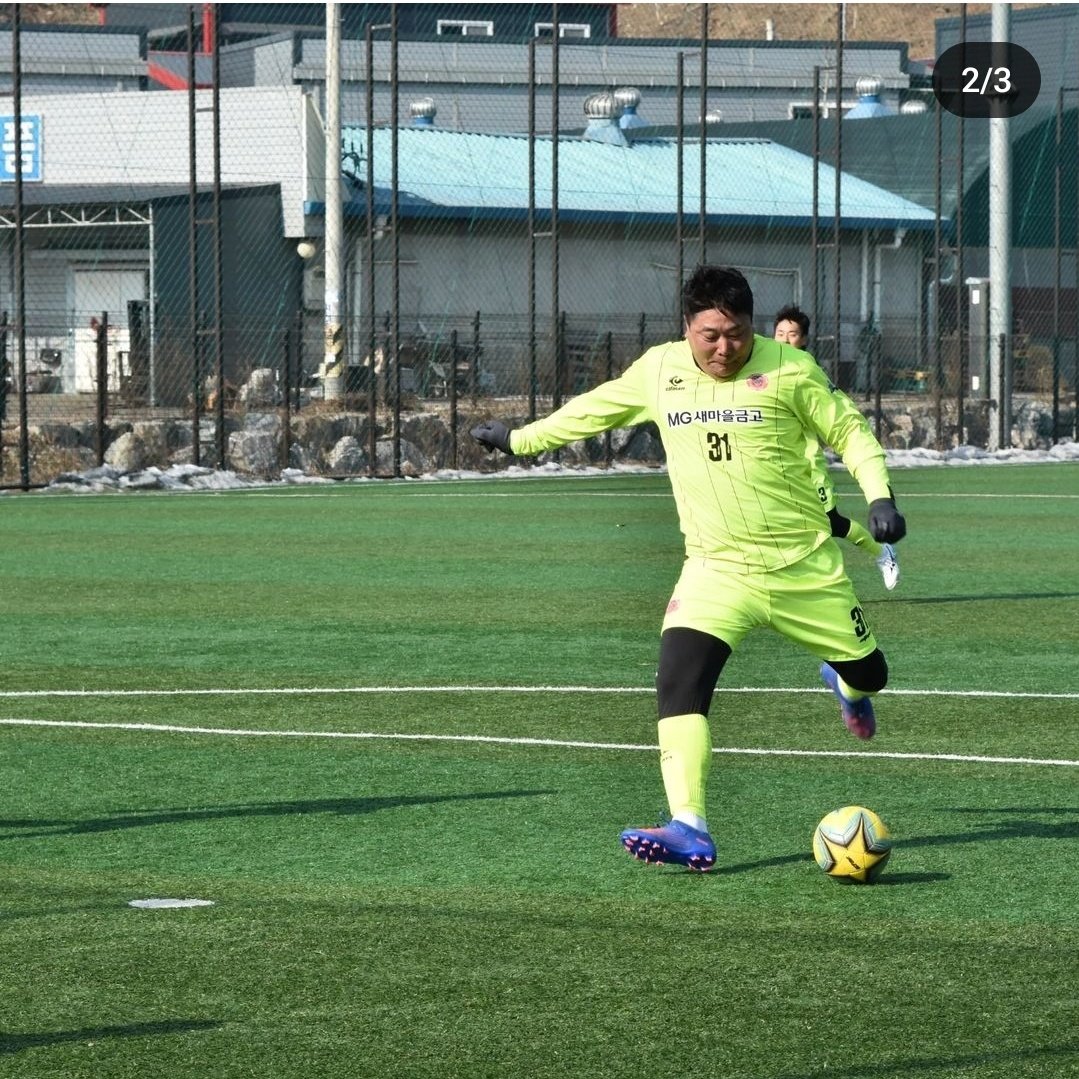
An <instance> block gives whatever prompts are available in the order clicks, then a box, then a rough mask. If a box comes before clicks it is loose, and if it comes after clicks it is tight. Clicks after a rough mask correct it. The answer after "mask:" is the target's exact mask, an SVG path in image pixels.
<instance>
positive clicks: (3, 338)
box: [0, 311, 10, 475]
mask: <svg viewBox="0 0 1079 1079" xmlns="http://www.w3.org/2000/svg"><path fill="white" fill-rule="evenodd" d="M9 370H10V368H9V366H8V359H7V312H6V311H4V312H2V313H0V423H3V422H4V421H5V420H6V419H7V380H8V371H9ZM3 470H4V460H3V457H2V456H0V475H3Z"/></svg>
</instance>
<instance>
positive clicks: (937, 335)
mask: <svg viewBox="0 0 1079 1079" xmlns="http://www.w3.org/2000/svg"><path fill="white" fill-rule="evenodd" d="M933 104H934V107H935V117H934V119H935V121H936V124H935V126H936V138H937V153H936V163H935V168H934V192H933V195H934V197H933V207H934V211H935V212H934V215H933V356H932V359H933V411H934V420H935V424H936V442H937V449H938V450H942V449H944V448H945V447H944V416H943V401H942V395H943V392H944V387H943V386H942V385H941V383H942V382H943V381H944V368H943V364H942V360H941V337H942V335H943V329H942V325H941V296H940V286H941V279H942V277H943V274H942V272H941V270H942V261H941V252H942V246H943V245H942V236H941V218H942V216H943V215H942V203H943V198H944V183H943V174H944V160H943V159H944V108H943V106H942V105H941V103H940V102H939V101H938V100H937V99H936V98H934V99H933Z"/></svg>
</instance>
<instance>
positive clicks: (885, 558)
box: [877, 543, 899, 592]
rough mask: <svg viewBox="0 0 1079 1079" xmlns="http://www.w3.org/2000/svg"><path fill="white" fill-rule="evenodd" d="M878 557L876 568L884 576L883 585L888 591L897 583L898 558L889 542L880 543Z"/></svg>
mask: <svg viewBox="0 0 1079 1079" xmlns="http://www.w3.org/2000/svg"><path fill="white" fill-rule="evenodd" d="M880 546H881V552H880V557H879V558H878V559H877V569H879V570H880V575H881V576H882V577H883V578H884V587H885V588H887V589H888V591H889V592H891V590H892V589H893V588H895V586H896V585H897V584H899V559H898V558H897V557H896V554H895V548H894V547H893V546H892V545H891V544H890V543H882V544H881V545H880Z"/></svg>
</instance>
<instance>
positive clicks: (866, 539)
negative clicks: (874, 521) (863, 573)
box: [844, 521, 884, 558]
mask: <svg viewBox="0 0 1079 1079" xmlns="http://www.w3.org/2000/svg"><path fill="white" fill-rule="evenodd" d="M844 538H845V539H846V541H847V542H848V543H853V544H854V546H855V547H861V549H862V550H863V551H866V552H867V553H869V554H871V555H872V556H873V557H874V558H880V556H881V553H882V552H883V550H884V548H883V547H881V545H880V544H879V543H877V541H876V540H875V539H874V538H873V537H872V536H871V535H870V534H869V531H868V529H866V528H865V526H864V525H860V524H858V522H857V521H851V523H850V531H849V532H848V533H847V534H846V536H845V537H844Z"/></svg>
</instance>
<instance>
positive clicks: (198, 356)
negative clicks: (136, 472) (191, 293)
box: [191, 314, 202, 466]
mask: <svg viewBox="0 0 1079 1079" xmlns="http://www.w3.org/2000/svg"><path fill="white" fill-rule="evenodd" d="M194 319H195V321H194V323H193V324H192V327H191V371H192V376H191V377H192V384H191V463H192V464H193V465H195V466H198V465H201V464H202V429H201V426H200V424H201V422H202V315H200V314H196V315H195V316H194Z"/></svg>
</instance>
